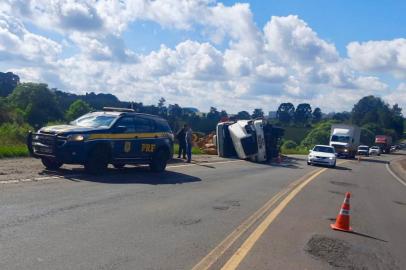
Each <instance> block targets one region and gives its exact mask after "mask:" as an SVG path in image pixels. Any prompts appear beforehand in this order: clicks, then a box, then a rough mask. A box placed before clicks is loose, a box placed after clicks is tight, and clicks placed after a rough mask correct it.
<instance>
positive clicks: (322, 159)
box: [307, 145, 336, 168]
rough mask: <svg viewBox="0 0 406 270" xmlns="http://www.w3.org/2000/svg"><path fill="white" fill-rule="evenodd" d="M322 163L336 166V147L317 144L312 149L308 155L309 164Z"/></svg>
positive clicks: (332, 166)
mask: <svg viewBox="0 0 406 270" xmlns="http://www.w3.org/2000/svg"><path fill="white" fill-rule="evenodd" d="M313 164H320V165H326V166H329V167H331V168H334V167H335V166H336V152H335V150H334V147H332V146H329V145H316V146H315V147H314V148H313V149H312V150H310V153H309V156H308V157H307V165H313Z"/></svg>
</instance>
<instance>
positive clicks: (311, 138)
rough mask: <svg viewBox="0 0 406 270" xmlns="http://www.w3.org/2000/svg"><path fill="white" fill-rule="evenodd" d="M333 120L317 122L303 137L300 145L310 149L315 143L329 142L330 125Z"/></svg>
mask: <svg viewBox="0 0 406 270" xmlns="http://www.w3.org/2000/svg"><path fill="white" fill-rule="evenodd" d="M333 123H335V122H334V121H325V122H321V123H319V124H317V125H316V126H315V127H314V128H313V130H312V131H310V132H309V134H307V136H306V138H304V139H303V141H302V143H301V147H304V148H307V149H310V148H312V147H313V146H314V145H316V144H329V141H330V130H331V125H332V124H333Z"/></svg>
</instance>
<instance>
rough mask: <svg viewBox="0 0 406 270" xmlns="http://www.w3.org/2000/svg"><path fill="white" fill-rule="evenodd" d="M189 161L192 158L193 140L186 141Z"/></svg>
mask: <svg viewBox="0 0 406 270" xmlns="http://www.w3.org/2000/svg"><path fill="white" fill-rule="evenodd" d="M186 155H187V162H190V161H191V160H192V142H186Z"/></svg>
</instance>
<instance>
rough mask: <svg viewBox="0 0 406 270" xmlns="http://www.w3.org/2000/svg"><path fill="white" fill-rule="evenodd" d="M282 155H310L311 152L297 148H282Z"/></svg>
mask: <svg viewBox="0 0 406 270" xmlns="http://www.w3.org/2000/svg"><path fill="white" fill-rule="evenodd" d="M281 153H282V154H283V155H307V154H309V150H308V149H307V148H303V147H295V148H290V149H287V148H284V147H282V148H281Z"/></svg>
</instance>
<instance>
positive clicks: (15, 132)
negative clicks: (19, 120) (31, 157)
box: [0, 123, 32, 146]
mask: <svg viewBox="0 0 406 270" xmlns="http://www.w3.org/2000/svg"><path fill="white" fill-rule="evenodd" d="M30 130H32V127H30V126H29V125H28V124H22V125H19V124H16V123H5V124H2V125H0V146H10V145H25V143H26V139H27V135H28V131H30Z"/></svg>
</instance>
